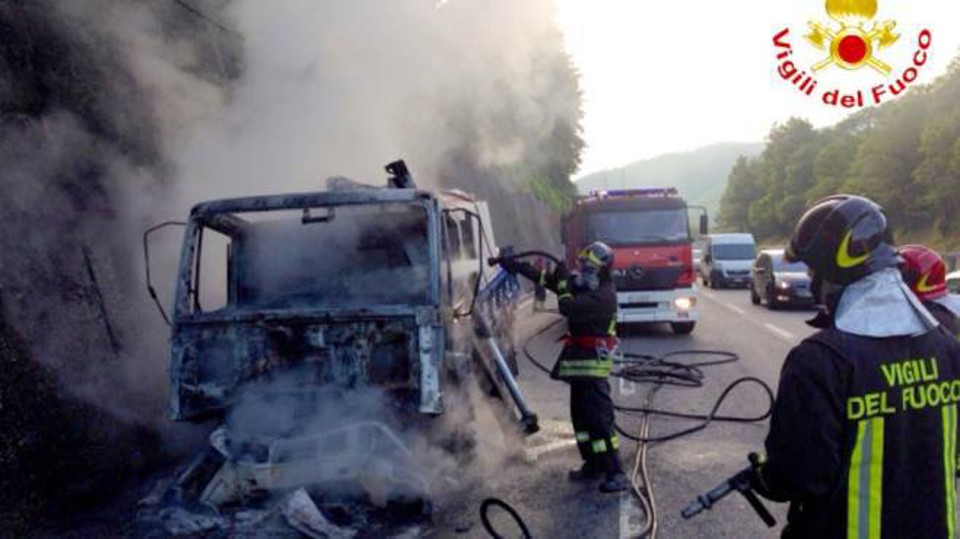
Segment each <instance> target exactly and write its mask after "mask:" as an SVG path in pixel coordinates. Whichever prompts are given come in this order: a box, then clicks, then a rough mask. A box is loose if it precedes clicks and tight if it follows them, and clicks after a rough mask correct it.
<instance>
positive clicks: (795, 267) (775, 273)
mask: <svg viewBox="0 0 960 539" xmlns="http://www.w3.org/2000/svg"><path fill="white" fill-rule="evenodd" d="M750 301H751V302H752V303H753V304H754V305H760V304H761V303H765V304H766V305H767V308H769V309H775V308H777V307H780V306H785V305H813V304H814V303H815V300H814V297H813V294H812V293H811V292H810V277H809V276H808V275H807V266H806V264H804V263H803V262H787V261H785V260H784V259H783V249H766V250H763V251H760V254H758V255H757V259H756V260H755V261H754V262H753V267H752V268H751V269H750Z"/></svg>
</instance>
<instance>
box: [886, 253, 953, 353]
mask: <svg viewBox="0 0 960 539" xmlns="http://www.w3.org/2000/svg"><path fill="white" fill-rule="evenodd" d="M899 252H900V257H901V258H903V263H902V264H901V265H900V273H901V274H903V280H904V281H906V283H907V284H908V285H910V290H913V293H914V294H916V295H917V297H918V298H920V301H922V302H923V306H924V307H926V308H927V310H928V311H930V314H932V315H933V316H934V317H935V318H936V319H937V321H939V322H940V325H941V326H943V327H944V329H946V330H947V331H948V332H949V333H950V334H951V335H953V336H955V337H957V338H960V301H958V299H957V297H956V296H953V295H951V294H948V293H947V265H946V264H944V263H943V259H942V258H940V255H939V254H937V252H936V251H934V250H933V249H930V248H928V247H924V246H923V245H905V246H903V247H901V248H900V251H899Z"/></svg>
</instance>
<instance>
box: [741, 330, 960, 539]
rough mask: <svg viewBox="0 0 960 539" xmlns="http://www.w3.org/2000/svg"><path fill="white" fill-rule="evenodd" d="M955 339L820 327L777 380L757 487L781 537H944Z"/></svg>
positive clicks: (959, 358) (958, 388)
mask: <svg viewBox="0 0 960 539" xmlns="http://www.w3.org/2000/svg"><path fill="white" fill-rule="evenodd" d="M958 403H960V343H958V342H957V340H956V339H955V338H953V337H952V336H950V335H948V334H947V332H946V331H944V330H943V329H940V328H938V329H934V330H931V331H928V332H927V333H924V334H921V335H919V336H912V337H911V336H894V337H885V338H877V337H866V336H860V335H854V334H851V333H846V332H842V331H839V330H837V329H833V328H831V329H826V330H823V331H820V332H819V333H817V334H815V335H813V336H812V337H810V338H808V339H806V340H805V341H803V342H802V343H801V344H800V345H799V346H797V347H796V348H794V349H793V350H792V351H791V352H790V354H789V355H788V357H787V359H786V361H785V363H784V365H783V370H782V372H781V375H780V385H779V389H778V394H777V399H776V403H775V405H774V409H773V415H772V417H771V420H770V432H769V435H768V437H767V439H766V451H767V461H766V463H765V464H764V466H763V468H762V471H761V473H760V477H761V483H762V484H763V485H764V489H765V490H767V491H768V492H771V493H774V494H775V496H771V497H774V498H775V499H781V500H784V499H786V500H789V501H790V502H791V506H790V513H789V517H788V520H789V523H788V526H787V528H786V530H785V531H784V537H817V538H840V537H846V538H893V537H897V538H899V537H956V534H957V522H956V472H957V464H956V463H957V406H958Z"/></svg>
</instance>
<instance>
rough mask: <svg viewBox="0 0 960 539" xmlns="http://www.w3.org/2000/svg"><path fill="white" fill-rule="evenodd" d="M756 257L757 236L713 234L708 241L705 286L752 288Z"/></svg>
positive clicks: (702, 268)
mask: <svg viewBox="0 0 960 539" xmlns="http://www.w3.org/2000/svg"><path fill="white" fill-rule="evenodd" d="M756 255H757V246H756V242H755V241H754V239H753V234H710V235H709V236H707V237H706V240H705V241H704V244H703V262H702V263H701V264H700V276H701V277H702V278H703V284H704V286H709V287H710V288H723V287H727V286H738V287H746V286H748V285H749V283H750V265H751V263H752V262H753V259H754V257H755V256H756Z"/></svg>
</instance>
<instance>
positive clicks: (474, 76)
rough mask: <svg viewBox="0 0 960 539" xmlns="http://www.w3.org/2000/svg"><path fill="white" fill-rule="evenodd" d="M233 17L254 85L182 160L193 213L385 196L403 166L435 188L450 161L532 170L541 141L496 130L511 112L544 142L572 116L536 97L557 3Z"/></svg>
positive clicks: (266, 9)
mask: <svg viewBox="0 0 960 539" xmlns="http://www.w3.org/2000/svg"><path fill="white" fill-rule="evenodd" d="M233 13H234V14H235V15H234V16H235V18H236V20H237V24H238V28H239V31H240V32H241V33H242V34H243V36H244V48H245V52H246V71H245V74H244V76H243V77H242V79H241V81H240V84H239V87H238V88H237V91H236V93H235V95H234V99H233V100H232V102H231V103H230V104H229V105H228V106H227V107H226V108H225V109H223V111H222V112H223V113H222V115H220V116H219V117H218V118H217V119H216V120H215V121H212V122H209V123H206V124H204V125H202V126H199V128H198V129H196V130H194V131H193V132H192V133H190V134H189V136H185V137H182V138H180V139H178V140H177V141H175V142H174V144H173V145H172V147H171V149H172V151H173V155H174V157H175V159H176V161H177V163H178V164H179V165H180V171H181V181H180V182H178V185H179V187H180V189H181V198H182V203H183V204H184V205H186V204H189V203H190V202H191V201H193V200H196V199H198V198H199V199H203V198H211V197H220V196H224V195H236V194H253V193H268V192H277V191H291V190H315V189H321V188H322V186H323V184H322V181H323V179H324V178H325V177H327V176H331V175H344V176H348V177H354V178H356V179H359V180H367V181H375V182H377V183H379V182H380V181H381V178H382V177H383V172H382V166H383V165H384V164H386V163H387V162H389V161H391V160H393V159H394V158H397V157H403V158H405V159H407V160H408V164H409V165H410V166H411V169H412V170H413V172H414V174H415V176H417V177H418V179H419V180H420V183H421V184H425V186H433V187H436V186H437V182H436V179H435V178H436V174H437V173H438V172H439V170H440V169H441V168H442V166H443V165H444V160H445V159H447V154H448V152H450V151H451V150H455V149H459V148H461V147H463V146H468V147H470V149H471V151H473V152H476V154H477V155H480V156H482V158H483V159H484V160H485V161H486V162H488V163H495V164H515V163H517V162H518V161H519V160H520V159H522V158H523V157H524V155H525V154H524V146H526V145H529V144H530V143H532V142H537V141H536V140H529V136H528V135H529V134H528V133H521V132H519V131H515V132H513V133H512V134H511V133H509V130H508V129H504V126H502V125H491V124H492V123H493V122H496V121H500V120H502V119H503V117H504V114H503V112H504V111H510V115H511V116H513V117H514V118H513V120H514V121H516V122H517V123H518V124H524V125H534V126H536V127H537V128H538V129H540V130H541V133H540V135H541V136H542V137H547V136H549V133H550V130H551V129H552V128H553V125H554V124H555V123H556V122H558V121H560V120H561V118H562V115H564V114H566V113H567V110H565V109H563V108H562V107H550V106H544V104H543V103H538V102H535V100H536V99H538V98H540V97H542V96H543V95H544V94H546V95H548V96H549V92H544V91H543V89H542V88H537V87H536V85H537V84H539V83H541V82H542V81H546V80H548V79H546V78H542V80H541V79H538V77H537V76H536V72H537V71H538V70H539V69H542V66H541V65H540V62H541V61H542V59H543V58H542V57H543V56H545V55H546V51H549V50H551V49H550V46H551V44H552V43H554V41H551V40H555V39H556V36H557V34H556V29H555V28H554V27H553V17H552V3H551V2H550V1H549V0H531V1H525V2H514V1H510V0H493V1H489V0H487V1H482V2H480V1H476V0H455V1H452V2H448V3H446V4H444V5H443V6H442V7H440V6H437V4H436V2H434V1H432V0H404V1H399V2H398V1H391V0H358V1H351V2H339V1H336V0H280V1H271V2H262V1H258V0H245V1H239V2H237V3H236V4H235V5H234V8H233ZM552 115H556V117H552ZM464 124H468V125H464ZM505 131H506V132H507V133H508V134H507V136H504V133H505ZM510 135H513V136H510ZM521 135H524V136H528V138H527V140H524V139H522V138H520V137H521Z"/></svg>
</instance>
